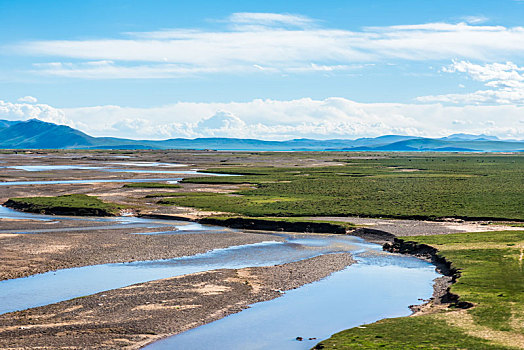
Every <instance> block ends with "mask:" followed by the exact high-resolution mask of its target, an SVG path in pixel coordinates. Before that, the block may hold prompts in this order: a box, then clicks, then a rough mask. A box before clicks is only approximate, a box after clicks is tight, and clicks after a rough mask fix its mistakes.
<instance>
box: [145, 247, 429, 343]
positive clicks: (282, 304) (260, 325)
mask: <svg viewBox="0 0 524 350" xmlns="http://www.w3.org/2000/svg"><path fill="white" fill-rule="evenodd" d="M358 260H359V263H358V264H356V265H352V266H350V267H348V268H346V269H345V270H343V271H340V272H336V273H334V274H333V275H331V276H329V277H327V278H326V279H323V280H321V281H318V282H315V283H312V284H308V285H305V286H303V287H300V288H298V289H295V290H291V291H288V292H286V293H285V294H284V295H283V296H281V297H280V298H277V299H273V300H270V301H266V302H262V303H258V304H255V305H253V306H252V307H251V308H249V309H247V310H244V311H242V312H240V313H237V314H233V315H230V316H228V317H226V318H223V319H221V320H218V321H215V322H212V323H209V324H207V325H203V326H200V327H197V328H194V329H191V330H189V331H187V332H184V333H181V334H179V335H176V336H172V337H169V338H166V339H163V340H160V341H158V342H155V343H152V344H150V345H149V346H146V347H145V348H144V349H147V350H164V349H165V350H167V349H193V350H204V349H206V350H207V349H209V350H210V349H239V350H240V349H250V350H255V349H290V350H291V349H292V350H295V349H297V350H298V349H310V348H311V347H313V346H314V345H315V344H316V343H318V342H319V341H320V340H323V339H326V338H328V337H330V336H331V335H332V334H334V333H336V332H339V331H342V330H344V329H347V328H352V327H356V326H360V325H363V324H366V323H372V322H375V321H377V320H380V319H383V318H390V317H400V316H407V315H409V314H410V313H411V311H410V310H409V309H408V306H409V305H413V304H420V303H421V301H420V300H419V298H428V297H430V296H431V294H432V280H433V279H434V278H436V277H437V274H436V273H435V271H434V266H431V265H429V264H428V263H425V262H423V261H421V260H418V259H414V258H410V257H401V256H395V257H394V258H392V259H384V260H383V259H382V257H377V258H374V259H371V260H369V259H367V258H359V259H358ZM296 337H302V338H303V339H304V340H303V341H297V340H296ZM309 338H315V339H311V340H310V339H309Z"/></svg>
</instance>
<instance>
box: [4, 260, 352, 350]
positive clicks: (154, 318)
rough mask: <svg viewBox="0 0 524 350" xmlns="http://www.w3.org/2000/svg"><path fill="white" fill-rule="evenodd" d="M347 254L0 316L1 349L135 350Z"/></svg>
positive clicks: (337, 265) (333, 264)
mask: <svg viewBox="0 0 524 350" xmlns="http://www.w3.org/2000/svg"><path fill="white" fill-rule="evenodd" d="M353 262H354V261H353V259H352V257H351V255H350V254H348V253H339V254H327V255H322V256H318V257H314V258H311V259H307V260H301V261H297V262H292V263H288V264H283V265H277V266H270V267H256V268H245V269H236V270H226V269H222V270H214V271H208V272H203V273H196V274H190V275H184V276H179V277H174V278H168V279H164V280H157V281H153V282H147V283H142V284H136V285H132V286H129V287H125V288H120V289H115V290H111V291H106V292H102V293H97V294H94V295H90V296H86V297H82V298H76V299H72V300H68V301H64V302H60V303H57V304H52V305H47V306H43V307H38V308H32V309H28V310H24V311H18V312H13V313H8V314H4V315H0V347H1V348H5V349H15V348H16V349H18V348H41V349H70V348H85V349H115V348H125V349H138V348H140V347H141V346H144V345H146V344H148V343H150V342H153V341H156V340H159V339H161V338H163V337H166V336H169V335H173V334H177V333H180V332H183V331H185V330H188V329H190V328H194V327H197V326H199V325H203V324H206V323H209V322H212V321H214V320H218V319H220V318H223V317H225V316H227V315H229V314H232V313H236V312H239V311H241V310H243V309H245V308H247V307H249V305H251V304H253V303H256V302H260V301H266V300H271V299H274V298H276V297H278V296H280V295H281V291H286V290H290V289H294V288H298V287H300V286H302V285H304V284H307V283H311V282H314V281H317V280H320V279H322V278H325V277H327V276H329V275H330V274H331V273H333V272H335V271H339V270H342V269H344V268H345V267H346V266H348V265H351V264H352V263H353Z"/></svg>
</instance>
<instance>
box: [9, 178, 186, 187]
mask: <svg viewBox="0 0 524 350" xmlns="http://www.w3.org/2000/svg"><path fill="white" fill-rule="evenodd" d="M180 180H182V178H172V179H92V180H50V181H3V182H0V186H23V185H58V184H96V183H106V182H155V181H180Z"/></svg>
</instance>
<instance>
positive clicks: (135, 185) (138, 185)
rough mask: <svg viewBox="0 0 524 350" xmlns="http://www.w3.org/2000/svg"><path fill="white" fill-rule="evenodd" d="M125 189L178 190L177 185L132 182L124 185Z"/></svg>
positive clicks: (178, 186)
mask: <svg viewBox="0 0 524 350" xmlns="http://www.w3.org/2000/svg"><path fill="white" fill-rule="evenodd" d="M124 187H126V188H180V187H181V186H180V185H177V184H167V183H163V182H133V183H128V184H125V185H124Z"/></svg>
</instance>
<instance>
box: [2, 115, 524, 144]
mask: <svg viewBox="0 0 524 350" xmlns="http://www.w3.org/2000/svg"><path fill="white" fill-rule="evenodd" d="M0 148H3V149H46V148H47V149H72V148H73V149H74V148H78V149H93V148H94V149H214V150H232V151H405V152H407V151H410V152H424V151H437V152H501V151H504V152H519V151H521V150H523V149H524V142H523V141H513V140H512V141H502V140H498V139H493V138H491V137H487V136H485V135H466V134H456V135H451V136H449V137H446V138H441V139H430V138H422V137H414V136H403V135H384V136H379V137H375V138H360V139H356V140H346V139H333V140H313V139H294V140H288V141H264V140H256V139H238V138H220V137H215V138H197V139H183V138H176V139H169V140H163V141H152V140H129V139H121V138H113V137H92V136H89V135H87V134H85V133H83V132H81V131H79V130H76V129H73V128H71V127H69V126H65V125H56V124H53V123H47V122H43V121H40V120H36V119H31V120H28V121H23V122H20V121H18V122H13V121H6V120H0Z"/></svg>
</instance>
